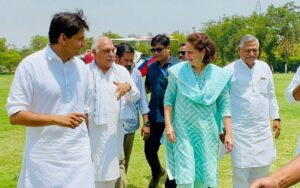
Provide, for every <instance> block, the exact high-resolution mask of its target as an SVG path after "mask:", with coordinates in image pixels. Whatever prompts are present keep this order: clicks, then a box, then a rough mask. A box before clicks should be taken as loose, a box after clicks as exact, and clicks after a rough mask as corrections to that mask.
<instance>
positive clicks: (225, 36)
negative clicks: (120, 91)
mask: <svg viewBox="0 0 300 188" xmlns="http://www.w3.org/2000/svg"><path fill="white" fill-rule="evenodd" d="M199 27H201V29H199V30H198V31H201V32H205V33H206V34H208V35H209V36H210V37H211V38H212V39H213V41H214V42H215V43H216V46H217V47H218V48H217V60H216V62H215V63H216V64H218V65H220V66H224V65H226V64H228V63H230V62H231V61H233V60H235V59H238V53H237V46H238V42H239V39H240V38H241V37H242V36H243V35H245V34H252V35H255V36H256V37H257V38H258V39H259V42H260V59H263V60H265V61H266V62H268V63H269V65H270V66H271V68H272V70H273V71H274V72H287V71H293V72H294V71H295V70H296V68H297V67H298V66H299V65H300V7H299V6H297V5H296V4H295V3H294V2H288V3H286V4H284V5H283V6H280V7H275V6H274V5H270V6H269V7H268V9H267V11H266V12H265V13H256V12H253V13H252V14H251V15H250V16H238V15H235V16H230V17H229V16H224V17H222V18H220V19H219V20H210V21H208V22H207V23H205V24H203V25H201V26H199ZM193 30H195V29H194V28H193ZM102 35H105V36H108V37H110V38H121V35H119V34H117V33H113V32H112V31H108V32H104V33H102ZM168 35H169V36H171V38H172V39H174V40H172V41H171V53H172V55H175V56H176V54H177V52H178V47H179V45H180V44H181V43H183V42H185V39H186V34H184V33H183V32H181V31H179V30H178V31H174V32H173V33H170V34H168ZM135 36H136V35H134V34H131V35H129V36H128V37H135ZM148 36H150V37H151V36H154V34H152V33H148ZM86 40H87V46H86V48H85V49H82V53H84V52H85V51H86V50H88V49H89V48H90V47H91V43H92V40H93V38H92V37H88V38H86ZM47 43H48V37H46V36H40V35H35V36H33V37H32V38H31V41H30V45H29V47H23V48H22V49H18V48H16V47H14V46H13V45H7V43H6V39H5V38H0V72H1V71H3V70H6V71H8V72H9V73H11V72H12V71H13V70H14V68H15V67H16V66H17V65H18V63H19V62H20V61H21V60H22V59H23V58H24V57H26V56H27V55H29V54H31V53H33V52H35V51H37V50H40V49H42V48H44V47H45V46H46V44H47ZM129 43H131V44H132V45H133V46H134V47H135V49H136V50H137V51H140V52H142V53H144V54H147V55H149V56H151V53H150V49H151V46H150V42H129Z"/></svg>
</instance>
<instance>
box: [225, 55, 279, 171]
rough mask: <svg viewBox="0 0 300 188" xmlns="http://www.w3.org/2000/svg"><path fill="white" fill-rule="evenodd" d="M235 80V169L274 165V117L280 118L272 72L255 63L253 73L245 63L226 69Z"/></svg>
mask: <svg viewBox="0 0 300 188" xmlns="http://www.w3.org/2000/svg"><path fill="white" fill-rule="evenodd" d="M225 69H227V70H229V71H231V72H232V73H233V77H232V80H231V89H230V97H231V111H232V112H231V115H232V116H231V120H232V131H233V140H234V147H233V151H232V164H233V166H234V167H238V168H247V167H261V166H267V165H269V164H271V163H272V161H273V160H274V159H275V157H276V150H275V145H274V140H273V136H272V129H271V126H270V117H271V118H272V119H277V118H279V113H278V111H279V108H278V105H277V101H276V97H275V91H274V83H273V76H272V72H271V70H270V68H269V66H268V64H266V63H265V62H262V61H258V60H256V61H255V65H254V66H253V67H252V69H250V68H248V66H247V65H246V64H245V63H244V62H243V61H242V60H238V61H235V62H233V63H231V64H229V65H227V66H226V67H225Z"/></svg>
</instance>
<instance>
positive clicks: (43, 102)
mask: <svg viewBox="0 0 300 188" xmlns="http://www.w3.org/2000/svg"><path fill="white" fill-rule="evenodd" d="M89 77H90V74H89V71H88V67H87V66H86V65H85V64H84V63H83V62H82V61H81V60H79V59H77V58H72V59H71V60H69V61H68V62H66V63H63V62H62V61H61V59H60V58H59V57H58V56H57V55H56V54H55V53H54V52H53V51H52V49H51V48H50V47H49V46H47V47H46V48H45V49H44V50H41V51H39V52H37V53H35V54H33V55H31V56H28V57H27V58H25V59H24V60H23V61H22V62H21V63H20V65H19V66H18V68H17V71H16V74H15V78H14V81H13V83H12V86H11V90H10V94H9V97H8V99H7V111H8V115H9V116H11V115H13V114H15V113H16V112H18V111H21V110H28V111H32V112H34V113H39V114H58V115H59V114H61V115H65V114H69V113H71V112H79V113H88V112H89V111H90V109H89V96H90V94H91V93H92V92H93V90H92V85H89V81H88V80H89ZM90 153H91V151H90V142H89V137H88V131H87V127H86V124H85V122H83V123H82V124H81V125H80V126H79V127H77V128H76V129H71V128H64V127H60V126H56V125H53V126H42V127H27V133H26V145H25V151H24V158H23V166H22V171H21V175H20V177H19V182H18V187H19V188H21V187H22V188H23V187H27V188H33V187H34V188H40V187H51V188H52V187H57V188H76V187H78V188H82V187H87V188H90V187H91V188H92V187H94V177H93V165H92V160H91V157H90V155H91V154H90Z"/></svg>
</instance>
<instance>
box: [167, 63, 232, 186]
mask: <svg viewBox="0 0 300 188" xmlns="http://www.w3.org/2000/svg"><path fill="white" fill-rule="evenodd" d="M230 78H231V74H230V73H228V72H226V71H225V70H223V69H221V68H220V67H218V66H216V65H213V64H207V65H206V67H205V68H204V69H203V71H202V72H201V74H200V75H197V74H196V73H195V72H194V70H193V68H192V66H191V65H190V64H189V62H182V63H180V64H177V65H175V66H173V67H171V68H169V77H168V79H169V83H168V87H167V90H166V93H165V98H164V106H171V107H172V109H173V110H172V116H173V117H172V125H173V128H174V131H175V136H176V142H175V143H171V142H169V141H167V139H166V137H164V138H163V142H164V143H165V144H166V150H167V168H168V175H169V177H170V178H175V179H176V183H177V184H178V187H197V188H199V187H206V188H207V187H218V149H219V134H220V133H221V131H222V124H221V120H222V117H225V116H230V115H231V114H230V98H229V89H228V83H229V80H230Z"/></svg>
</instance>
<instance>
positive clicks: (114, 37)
mask: <svg viewBox="0 0 300 188" xmlns="http://www.w3.org/2000/svg"><path fill="white" fill-rule="evenodd" d="M102 35H103V36H107V37H108V38H110V39H116V38H121V35H119V34H117V33H113V32H111V31H108V32H103V33H102Z"/></svg>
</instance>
